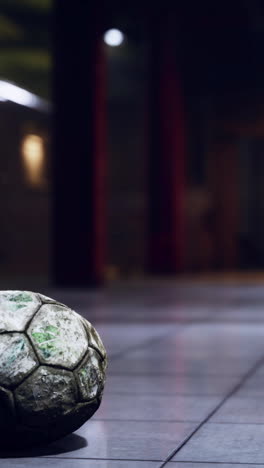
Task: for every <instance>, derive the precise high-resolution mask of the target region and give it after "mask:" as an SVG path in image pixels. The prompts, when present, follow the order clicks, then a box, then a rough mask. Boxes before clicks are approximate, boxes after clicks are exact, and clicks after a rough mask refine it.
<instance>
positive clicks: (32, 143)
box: [22, 134, 45, 186]
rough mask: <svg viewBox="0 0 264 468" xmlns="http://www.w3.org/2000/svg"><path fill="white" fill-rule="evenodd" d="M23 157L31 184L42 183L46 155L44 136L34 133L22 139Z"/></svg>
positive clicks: (27, 177) (37, 184)
mask: <svg viewBox="0 0 264 468" xmlns="http://www.w3.org/2000/svg"><path fill="white" fill-rule="evenodd" d="M22 157H23V163H24V169H25V173H26V179H27V181H28V182H29V184H30V185H33V186H39V185H42V180H43V167H44V157H45V151H44V141H43V138H42V137H40V136H38V135H34V134H28V135H26V136H25V137H24V139H23V141H22Z"/></svg>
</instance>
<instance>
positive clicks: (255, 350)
mask: <svg viewBox="0 0 264 468" xmlns="http://www.w3.org/2000/svg"><path fill="white" fill-rule="evenodd" d="M28 289H30V288H28ZM43 292H44V293H46V294H48V295H51V296H53V297H56V298H58V300H61V301H62V302H65V303H67V304H68V305H70V306H71V307H73V308H75V309H76V310H77V311H79V312H81V313H82V314H83V315H84V316H85V317H87V318H88V319H89V320H90V321H92V322H93V323H94V324H95V325H96V327H97V329H98V331H99V333H100V334H101V336H102V338H103V341H104V343H105V345H106V347H107V350H108V354H109V358H110V361H109V369H108V379H107V385H106V390H105V394H104V398H103V402H102V405H101V407H100V409H99V410H98V412H97V413H96V414H95V415H94V417H93V418H92V419H91V420H90V421H88V422H87V423H86V424H85V425H84V426H83V427H82V428H81V429H80V430H79V431H77V432H76V433H75V434H73V435H70V436H68V437H66V438H65V439H63V440H61V441H59V442H57V443H54V444H51V445H49V446H47V447H46V448H42V449H35V450H31V451H27V452H24V453H23V452H20V453H2V459H1V461H0V467H1V468H25V467H29V468H30V467H39V468H48V467H51V468H52V467H57V468H64V467H65V468H75V467H76V468H161V467H163V466H165V467H166V468H174V467H175V468H201V467H202V468H211V467H212V466H219V467H221V468H239V467H240V468H242V467H244V468H249V467H251V468H254V467H259V466H263V467H264V398H263V396H264V287H263V285H262V284H261V283H259V284H254V283H252V282H251V283H250V284H249V283H247V282H244V283H242V284H229V285H228V284H224V283H219V284H215V283H213V282H208V283H201V282H200V283H193V282H192V283H189V284H188V283H183V282H181V283H178V282H176V281H164V280H163V281H145V282H144V283H143V282H142V283H140V282H138V283H136V282H134V283H123V284H122V283H119V284H116V285H115V286H112V287H108V288H106V289H105V290H103V291H101V292H100V291H97V292H85V291H55V290H53V291H51V290H49V291H48V290H45V291H43Z"/></svg>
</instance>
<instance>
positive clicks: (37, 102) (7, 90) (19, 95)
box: [0, 80, 50, 111]
mask: <svg viewBox="0 0 264 468" xmlns="http://www.w3.org/2000/svg"><path fill="white" fill-rule="evenodd" d="M0 101H11V102H14V103H16V104H20V105H21V106H26V107H31V108H33V109H39V110H43V111H48V110H49V108H50V105H49V103H48V102H47V101H45V99H42V98H40V97H39V96H36V95H35V94H33V93H30V92H29V91H26V90H25V89H23V88H20V87H19V86H16V85H14V84H12V83H9V82H8V81H2V80H0Z"/></svg>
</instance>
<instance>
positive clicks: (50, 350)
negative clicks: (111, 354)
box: [0, 291, 107, 447]
mask: <svg viewBox="0 0 264 468" xmlns="http://www.w3.org/2000/svg"><path fill="white" fill-rule="evenodd" d="M106 366H107V356H106V351H105V348H104V346H103V343H102V341H101V339H100V337H99V335H98V333H97V332H96V330H95V329H94V327H93V326H92V325H91V324H90V323H89V322H88V321H87V320H85V319H84V318H83V317H81V316H80V315H79V314H77V313H76V312H74V311H73V310H71V309H69V308H68V307H67V306H65V305H63V304H61V303H59V302H56V301H55V300H53V299H50V298H49V297H46V296H43V295H42V294H37V293H33V292H29V291H0V436H1V437H0V444H1V445H2V446H9V447H10V446H12V447H25V446H30V445H37V444H43V443H47V442H51V441H53V440H56V439H59V438H60V437H63V436H65V435H67V434H69V433H71V432H73V431H75V430H77V429H78V428H79V427H80V426H81V425H82V424H83V423H84V422H85V421H87V420H88V419H89V418H90V417H91V416H92V415H93V414H94V413H95V411H96V410H97V409H98V408H99V405H100V403H101V398H102V392H103V388H104V383H105V370H106Z"/></svg>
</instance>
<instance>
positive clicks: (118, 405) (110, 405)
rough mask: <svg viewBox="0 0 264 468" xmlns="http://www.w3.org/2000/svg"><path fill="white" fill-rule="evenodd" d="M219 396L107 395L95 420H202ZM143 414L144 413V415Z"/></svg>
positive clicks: (215, 404) (215, 403)
mask: <svg viewBox="0 0 264 468" xmlns="http://www.w3.org/2000/svg"><path fill="white" fill-rule="evenodd" d="M220 401H221V398H220V397H210V396H206V397H201V396H181V395H166V396H163V395H158V396H157V395H151V394H149V395H138V396H134V395H114V394H112V395H109V396H108V398H105V399H104V400H103V402H102V404H101V407H100V408H99V410H98V411H97V413H96V415H95V419H108V420H111V419H114V420H115V419H119V420H129V421H133V420H142V417H144V420H145V421H148V420H157V421H198V422H199V421H202V420H203V419H205V418H206V417H207V416H208V414H209V413H210V412H211V411H212V410H213V409H214V408H215V407H216V406H217V405H218V404H219V403H220ZM143 415H144V416H143Z"/></svg>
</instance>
